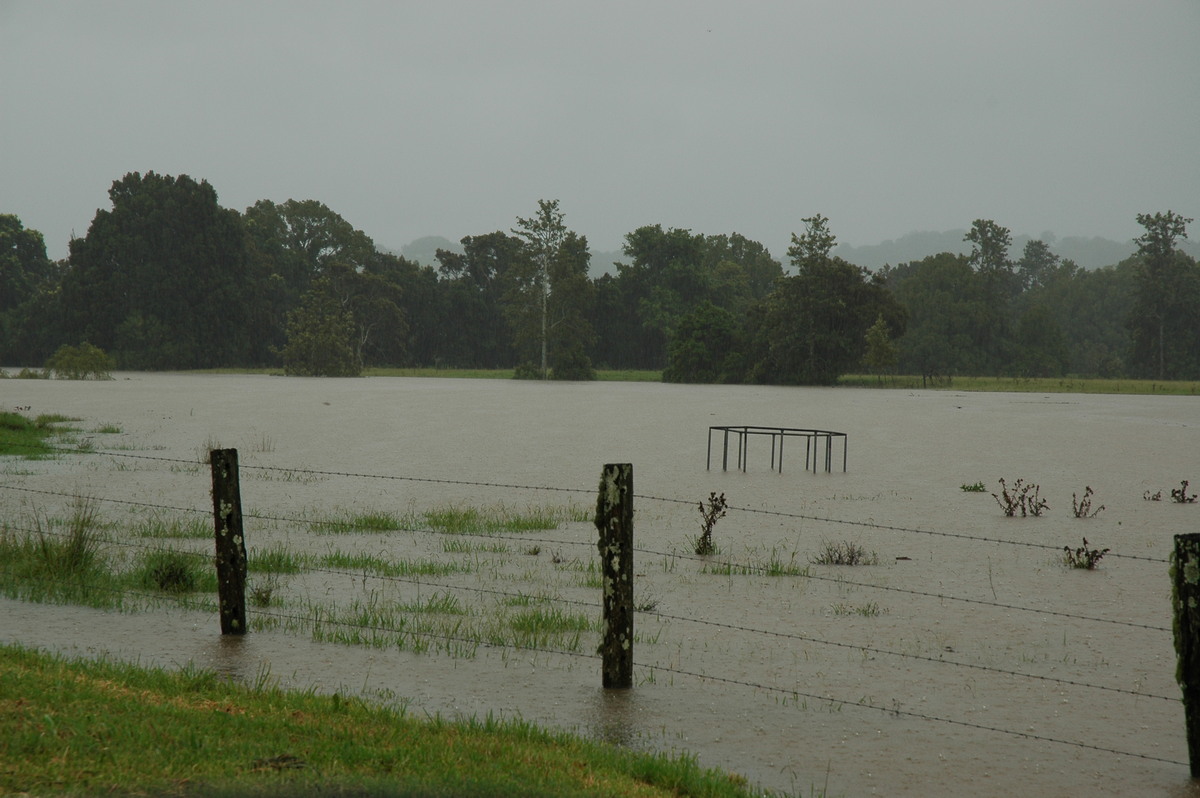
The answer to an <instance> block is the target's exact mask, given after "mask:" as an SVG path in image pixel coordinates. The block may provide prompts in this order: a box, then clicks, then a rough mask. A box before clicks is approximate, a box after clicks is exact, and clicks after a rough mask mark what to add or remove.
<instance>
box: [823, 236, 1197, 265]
mask: <svg viewBox="0 0 1200 798" xmlns="http://www.w3.org/2000/svg"><path fill="white" fill-rule="evenodd" d="M966 234H967V231H966V230H947V231H945V232H941V233H934V232H919V233H909V234H908V235H906V236H902V237H900V238H897V239H895V240H893V241H884V242H883V243H882V244H868V245H865V246H861V247H855V246H851V245H849V244H839V245H838V246H836V247H834V250H833V254H834V255H837V256H839V257H842V258H845V259H846V260H848V261H850V262H851V263H854V264H856V265H858V266H865V267H866V268H868V269H871V270H872V271H874V270H876V269H880V268H882V267H883V265H884V264H890V265H892V266H896V265H898V264H901V263H908V262H910V261H915V260H921V259H922V258H925V257H928V256H929V255H936V254H938V253H939V252H958V253H962V254H966V253H968V252H970V251H971V247H970V244H968V242H966V241H964V240H963V236H965V235H966ZM1033 238H1034V236H1030V235H1020V236H1013V245H1012V249H1011V250H1010V251H1009V257H1011V258H1012V259H1013V260H1016V259H1018V258H1020V257H1021V253H1022V252H1023V251H1024V249H1025V244H1026V243H1028V242H1029V241H1031V240H1033ZM1038 238H1040V239H1041V240H1042V241H1045V242H1046V244H1048V245H1049V247H1050V249H1051V251H1053V252H1054V254H1056V255H1058V256H1059V257H1061V258H1064V259H1069V260H1073V261H1075V262H1076V263H1077V264H1079V265H1080V266H1082V267H1083V268H1085V269H1099V268H1101V267H1103V266H1114V265H1116V264H1118V263H1120V262H1121V261H1123V260H1125V259H1126V258H1128V257H1129V256H1130V255H1132V254H1133V253H1134V252H1136V251H1137V244H1135V243H1134V242H1133V241H1126V242H1124V243H1122V242H1119V241H1113V240H1111V239H1107V238H1098V237H1095V238H1084V237H1079V236H1068V237H1066V238H1058V237H1057V236H1055V235H1054V234H1053V233H1049V232H1046V233H1042V234H1041V235H1040V236H1038ZM1180 249H1182V250H1183V251H1184V252H1186V253H1188V254H1189V255H1191V256H1192V257H1194V258H1200V242H1197V241H1190V240H1185V241H1182V242H1180Z"/></svg>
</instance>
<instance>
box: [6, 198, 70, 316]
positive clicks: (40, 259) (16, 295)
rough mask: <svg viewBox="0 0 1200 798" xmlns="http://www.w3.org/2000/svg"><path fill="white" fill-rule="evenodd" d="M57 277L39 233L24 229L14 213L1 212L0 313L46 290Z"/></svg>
mask: <svg viewBox="0 0 1200 798" xmlns="http://www.w3.org/2000/svg"><path fill="white" fill-rule="evenodd" d="M58 277H59V274H58V272H57V269H56V268H55V265H54V263H53V262H52V261H51V260H50V259H49V258H47V257H46V242H45V240H44V239H43V238H42V234H41V233H39V232H38V231H37V230H29V229H26V228H25V226H24V225H23V224H21V219H20V218H19V217H17V216H14V215H12V214H0V314H3V313H7V312H8V311H11V310H13V309H15V308H16V307H17V306H18V305H20V304H21V303H23V302H27V301H28V300H30V299H32V298H33V297H34V296H35V295H36V294H37V293H38V292H39V291H43V290H47V289H48V288H50V287H51V286H52V285H53V284H54V283H55V282H56V281H57V279H58Z"/></svg>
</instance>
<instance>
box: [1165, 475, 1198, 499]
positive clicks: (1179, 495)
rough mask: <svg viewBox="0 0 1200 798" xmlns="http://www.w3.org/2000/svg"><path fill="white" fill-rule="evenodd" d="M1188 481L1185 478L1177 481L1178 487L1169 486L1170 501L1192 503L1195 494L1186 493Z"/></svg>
mask: <svg viewBox="0 0 1200 798" xmlns="http://www.w3.org/2000/svg"><path fill="white" fill-rule="evenodd" d="M1189 484H1190V483H1189V482H1188V481H1187V480H1186V479H1185V480H1183V481H1182V482H1180V483H1179V487H1178V488H1171V501H1173V502H1177V503H1179V504H1194V503H1195V501H1196V494H1194V493H1193V494H1192V495H1191V496H1189V495H1188V492H1187V489H1188V485H1189Z"/></svg>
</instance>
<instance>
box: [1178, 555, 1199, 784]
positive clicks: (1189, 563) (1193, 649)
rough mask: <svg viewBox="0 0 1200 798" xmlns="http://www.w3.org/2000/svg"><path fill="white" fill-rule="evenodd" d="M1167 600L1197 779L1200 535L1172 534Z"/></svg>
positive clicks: (1193, 770)
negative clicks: (1172, 622)
mask: <svg viewBox="0 0 1200 798" xmlns="http://www.w3.org/2000/svg"><path fill="white" fill-rule="evenodd" d="M1171 580H1172V583H1173V584H1172V586H1171V603H1172V605H1173V607H1172V609H1173V610H1174V613H1175V653H1176V655H1177V657H1178V664H1177V666H1176V670H1175V678H1176V679H1178V681H1179V687H1180V688H1181V689H1182V690H1183V713H1184V719H1185V721H1186V723H1187V747H1188V761H1189V762H1190V763H1191V767H1192V778H1193V779H1195V778H1200V534H1190V535H1176V536H1175V552H1174V554H1173V555H1172V557H1171Z"/></svg>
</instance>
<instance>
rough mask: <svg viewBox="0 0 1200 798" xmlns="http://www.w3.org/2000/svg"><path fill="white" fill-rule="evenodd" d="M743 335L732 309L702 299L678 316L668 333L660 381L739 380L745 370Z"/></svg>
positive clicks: (700, 381)
mask: <svg viewBox="0 0 1200 798" xmlns="http://www.w3.org/2000/svg"><path fill="white" fill-rule="evenodd" d="M742 338H743V332H742V328H741V324H740V323H739V322H738V319H737V317H736V316H734V314H733V313H731V312H730V311H728V310H726V309H725V308H720V307H717V306H716V305H714V304H712V303H711V302H704V303H702V304H701V305H700V306H699V307H697V308H696V309H695V310H693V311H692V312H691V313H689V314H688V315H686V316H684V317H683V318H682V319H680V321H679V324H678V325H677V326H676V329H675V334H674V335H672V336H671V343H670V345H669V346H668V348H667V367H666V368H665V369H663V382H696V383H714V382H715V383H734V382H741V381H742V380H743V379H744V378H745V371H746V364H745V354H744V343H743V341H742Z"/></svg>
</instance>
